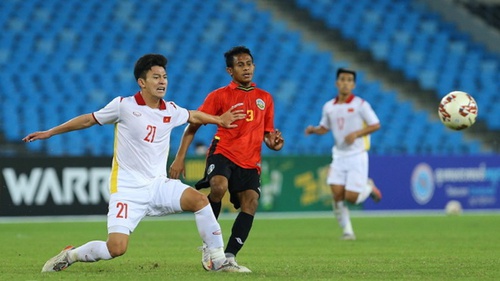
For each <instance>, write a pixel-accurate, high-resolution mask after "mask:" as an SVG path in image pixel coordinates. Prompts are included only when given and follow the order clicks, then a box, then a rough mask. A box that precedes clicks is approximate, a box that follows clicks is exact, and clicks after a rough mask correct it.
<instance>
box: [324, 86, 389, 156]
mask: <svg viewBox="0 0 500 281" xmlns="http://www.w3.org/2000/svg"><path fill="white" fill-rule="evenodd" d="M379 122H380V121H379V119H378V117H377V115H376V114H375V112H374V111H373V109H372V107H371V106H370V104H369V103H368V102H367V101H365V100H363V99H362V98H359V97H356V96H354V95H351V96H350V97H349V98H348V99H347V100H346V102H345V103H337V98H335V99H332V100H329V101H328V102H326V103H325V105H324V106H323V112H322V116H321V121H320V124H319V125H320V126H321V127H324V128H326V129H328V130H330V131H331V132H332V134H333V138H334V140H335V145H334V146H333V148H332V154H333V156H334V157H335V156H337V157H338V156H348V155H354V154H357V153H360V152H363V151H368V150H369V149H370V135H366V136H363V137H360V138H357V139H356V140H355V141H354V143H352V144H350V145H349V144H347V143H345V141H344V139H345V137H346V136H347V135H348V134H350V133H352V132H354V131H358V130H361V129H363V128H364V127H366V126H367V125H375V124H378V123H379Z"/></svg>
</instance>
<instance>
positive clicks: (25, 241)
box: [0, 213, 500, 281]
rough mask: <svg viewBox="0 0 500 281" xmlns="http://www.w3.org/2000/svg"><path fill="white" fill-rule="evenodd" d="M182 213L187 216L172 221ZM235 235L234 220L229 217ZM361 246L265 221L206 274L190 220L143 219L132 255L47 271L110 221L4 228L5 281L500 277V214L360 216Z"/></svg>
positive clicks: (307, 222)
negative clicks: (232, 267)
mask: <svg viewBox="0 0 500 281" xmlns="http://www.w3.org/2000/svg"><path fill="white" fill-rule="evenodd" d="M175 217H181V218H183V219H170V218H175ZM220 222H221V225H222V228H223V231H224V238H225V240H226V239H227V237H228V235H229V231H230V229H231V224H232V220H229V219H227V218H225V219H224V218H223V219H221V221H220ZM352 222H353V226H354V229H355V231H356V235H357V240H356V241H341V240H339V237H340V234H341V232H340V229H339V228H338V226H337V224H336V221H335V220H334V218H333V217H325V216H320V217H299V218H282V217H279V216H278V217H276V218H267V217H266V216H264V215H262V216H261V217H259V214H258V215H257V218H256V220H255V221H254V227H253V230H252V233H251V234H250V237H249V239H248V240H247V242H246V245H245V247H244V248H243V250H242V251H241V252H240V253H239V255H238V262H239V263H240V264H242V265H245V266H247V267H248V268H250V269H251V270H252V271H253V272H252V273H249V274H238V273H213V272H206V271H204V270H203V269H202V267H201V264H200V257H201V254H200V252H199V251H198V250H197V247H198V246H200V244H201V243H200V239H199V237H198V233H197V230H196V226H195V222H194V217H193V216H192V215H191V214H189V215H188V214H183V215H173V216H170V217H167V219H163V220H154V219H153V220H146V221H143V222H141V224H140V225H139V227H138V228H137V229H136V231H135V232H134V233H133V234H132V236H131V239H130V244H129V248H128V251H127V253H126V254H125V255H124V256H122V257H119V258H116V259H114V260H110V261H100V262H96V263H76V264H74V265H72V266H71V267H69V268H68V269H66V270H64V271H62V272H55V273H43V274H42V273H40V270H41V268H42V266H43V264H44V263H45V261H46V260H47V259H49V258H50V257H52V256H53V255H55V254H57V253H58V252H59V251H60V250H61V249H62V248H63V247H65V246H66V245H69V244H72V245H75V246H78V245H81V244H83V243H85V242H87V241H90V240H104V239H105V238H106V222H104V221H94V222H75V223H70V222H22V223H12V222H4V223H1V224H0V243H1V245H2V246H1V252H0V261H1V262H0V280H72V281H75V280H107V281H110V280H119V281H128V280H134V281H136V280H140V281H146V280H218V281H220V280H287V281H289V280H500V214H495V213H493V214H465V215H461V216H444V215H421V216H410V215H405V216H385V217H384V216H354V217H353V218H352Z"/></svg>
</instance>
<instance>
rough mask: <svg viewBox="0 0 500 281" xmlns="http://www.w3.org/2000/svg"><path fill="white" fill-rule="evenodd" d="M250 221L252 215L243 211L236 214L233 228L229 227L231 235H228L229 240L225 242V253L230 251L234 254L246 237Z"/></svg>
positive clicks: (251, 220)
mask: <svg viewBox="0 0 500 281" xmlns="http://www.w3.org/2000/svg"><path fill="white" fill-rule="evenodd" d="M252 223H253V216H252V215H249V214H247V213H243V212H240V213H239V214H238V216H237V217H236V219H235V220H234V223H233V228H232V229H231V237H229V241H228V242H227V247H226V251H225V252H226V253H231V254H233V255H234V256H236V254H237V253H238V252H239V251H240V250H241V248H242V247H243V244H244V243H245V241H246V240H247V238H248V234H249V233H250V229H251V228H252Z"/></svg>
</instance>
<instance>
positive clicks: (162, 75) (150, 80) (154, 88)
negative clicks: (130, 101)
mask: <svg viewBox="0 0 500 281" xmlns="http://www.w3.org/2000/svg"><path fill="white" fill-rule="evenodd" d="M139 80H140V81H139V83H140V86H141V89H142V92H143V93H144V94H146V95H150V96H152V97H155V98H158V99H162V98H163V97H164V96H165V94H166V93H167V86H168V79H167V72H166V71H165V68H163V67H161V66H153V67H152V68H151V70H149V71H148V73H147V74H146V79H142V78H139Z"/></svg>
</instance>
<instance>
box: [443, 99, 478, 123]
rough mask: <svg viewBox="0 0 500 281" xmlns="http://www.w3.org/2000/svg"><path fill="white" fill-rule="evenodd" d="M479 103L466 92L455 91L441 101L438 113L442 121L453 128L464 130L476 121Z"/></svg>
mask: <svg viewBox="0 0 500 281" xmlns="http://www.w3.org/2000/svg"><path fill="white" fill-rule="evenodd" d="M477 112H478V109H477V104H476V101H475V100H474V98H473V97H472V96H471V95H469V94H467V93H466V92H461V91H453V92H450V93H449V94H447V95H446V96H444V97H443V99H442V100H441V102H440V103H439V108H438V114H439V118H440V119H441V122H443V124H444V125H445V126H446V127H448V128H450V129H453V130H463V129H467V128H469V127H470V126H472V125H473V124H474V123H475V122H476V117H477Z"/></svg>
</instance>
